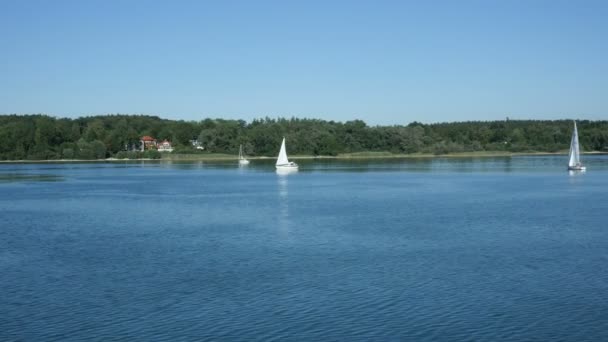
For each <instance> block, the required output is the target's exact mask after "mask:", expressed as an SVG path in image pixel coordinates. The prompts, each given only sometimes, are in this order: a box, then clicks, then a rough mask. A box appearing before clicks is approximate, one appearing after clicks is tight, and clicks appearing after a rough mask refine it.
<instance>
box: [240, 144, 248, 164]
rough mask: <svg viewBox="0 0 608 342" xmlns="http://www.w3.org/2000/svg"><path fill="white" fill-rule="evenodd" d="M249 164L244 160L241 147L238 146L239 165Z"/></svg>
mask: <svg viewBox="0 0 608 342" xmlns="http://www.w3.org/2000/svg"><path fill="white" fill-rule="evenodd" d="M247 164H249V160H247V159H245V156H244V155H243V145H241V146H239V165H247Z"/></svg>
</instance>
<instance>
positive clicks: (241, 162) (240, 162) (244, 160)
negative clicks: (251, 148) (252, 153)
mask: <svg viewBox="0 0 608 342" xmlns="http://www.w3.org/2000/svg"><path fill="white" fill-rule="evenodd" d="M239 165H249V160H247V159H239Z"/></svg>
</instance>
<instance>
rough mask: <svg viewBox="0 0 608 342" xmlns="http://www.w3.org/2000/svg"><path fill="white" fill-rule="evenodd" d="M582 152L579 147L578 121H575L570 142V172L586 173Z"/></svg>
mask: <svg viewBox="0 0 608 342" xmlns="http://www.w3.org/2000/svg"><path fill="white" fill-rule="evenodd" d="M580 154H581V152H580V150H579V146H578V130H577V129H576V121H574V131H573V132H572V140H571V141H570V159H569V160H568V170H570V171H585V170H587V168H586V167H585V166H583V164H582V163H581V156H580Z"/></svg>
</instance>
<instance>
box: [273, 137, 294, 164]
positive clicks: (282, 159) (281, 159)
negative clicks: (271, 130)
mask: <svg viewBox="0 0 608 342" xmlns="http://www.w3.org/2000/svg"><path fill="white" fill-rule="evenodd" d="M275 166H276V168H277V170H297V169H298V164H296V163H294V162H290V161H289V159H287V151H286V149H285V138H284V137H283V142H282V143H281V150H280V151H279V156H278V158H277V163H276V164H275Z"/></svg>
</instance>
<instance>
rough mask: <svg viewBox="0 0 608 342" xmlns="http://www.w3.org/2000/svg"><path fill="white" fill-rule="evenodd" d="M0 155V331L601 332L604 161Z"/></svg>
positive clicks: (220, 335) (599, 335)
mask: <svg viewBox="0 0 608 342" xmlns="http://www.w3.org/2000/svg"><path fill="white" fill-rule="evenodd" d="M566 159H567V158H566V157H565V156H547V157H514V158H485V159H449V158H443V159H442V158H438V159H421V160H372V161H351V162H349V161H329V160H327V161H302V163H301V170H300V172H298V173H296V174H290V175H287V176H284V175H277V174H276V173H275V172H274V167H273V165H272V163H271V162H263V161H255V160H254V161H252V163H251V165H250V166H249V167H246V168H239V167H238V166H236V165H235V163H184V164H175V163H173V164H170V163H159V162H134V163H105V164H98V163H88V164H3V165H0V194H1V197H0V227H1V228H0V275H1V278H0V340H2V341H12V340H16V341H43V340H44V341H52V340H62V341H63V340H74V341H83V340H125V341H135V340H141V341H152V340H155V341H178V340H242V341H256V340H258V341H270V340H277V341H294V340H299V341H333V340H343V341H357V340H358V341H370V340H376V341H377V340H381V341H398V340H411V341H425V340H429V341H430V340H448V341H455V340H467V341H499V340H511V341H521V340H537V341H556V340H566V341H585V340H588V341H602V340H604V341H606V340H608V156H585V157H584V161H585V163H586V164H587V166H588V171H587V173H585V174H575V175H569V174H568V172H567V171H566V170H565V168H566V166H565V163H566Z"/></svg>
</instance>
